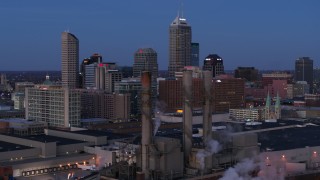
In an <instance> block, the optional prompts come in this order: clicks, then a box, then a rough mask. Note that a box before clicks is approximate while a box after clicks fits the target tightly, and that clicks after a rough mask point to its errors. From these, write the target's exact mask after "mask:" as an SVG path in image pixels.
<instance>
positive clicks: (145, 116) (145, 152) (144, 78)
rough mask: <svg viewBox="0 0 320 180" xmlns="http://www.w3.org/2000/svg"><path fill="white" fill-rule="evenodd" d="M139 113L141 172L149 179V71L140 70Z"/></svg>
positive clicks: (150, 124)
mask: <svg viewBox="0 0 320 180" xmlns="http://www.w3.org/2000/svg"><path fill="white" fill-rule="evenodd" d="M141 85H142V91H141V114H142V138H141V148H142V154H141V157H142V161H141V163H142V172H143V173H144V174H145V179H149V159H148V157H149V145H150V144H151V141H152V129H153V128H152V121H151V73H150V72H148V71H144V72H142V75H141Z"/></svg>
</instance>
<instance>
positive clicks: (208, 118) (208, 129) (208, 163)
mask: <svg viewBox="0 0 320 180" xmlns="http://www.w3.org/2000/svg"><path fill="white" fill-rule="evenodd" d="M203 86H204V94H203V95H204V98H203V99H204V105H203V142H204V143H205V144H206V145H207V144H208V143H209V141H210V140H211V138H212V103H213V102H212V72H211V71H203ZM205 168H206V169H209V170H210V169H211V168H212V156H208V157H206V159H205Z"/></svg>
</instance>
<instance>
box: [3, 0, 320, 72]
mask: <svg viewBox="0 0 320 180" xmlns="http://www.w3.org/2000/svg"><path fill="white" fill-rule="evenodd" d="M180 4H181V0H54V1H44V0H28V1H26V0H1V2H0V30H1V31H0V32H1V33H0V55H1V61H0V62H1V63H0V71H11V70H60V62H61V55H60V51H61V47H60V39H61V38H60V35H61V32H63V31H65V30H69V32H71V33H73V34H74V35H76V36H77V37H78V39H79V40H80V61H82V59H84V58H86V57H89V56H90V55H91V54H93V53H95V52H98V53H100V54H102V56H103V60H104V61H105V62H108V61H112V62H117V63H118V64H119V65H130V66H131V65H132V64H133V54H134V52H135V51H136V50H137V49H138V48H140V47H152V48H154V49H155V50H156V51H157V52H158V64H159V69H161V70H165V69H167V66H168V57H169V55H168V39H169V34H168V31H169V30H168V28H169V25H170V23H171V22H172V21H173V19H174V18H175V17H176V16H177V12H178V10H179V9H180ZM319 8H320V1H319V0H266V1H258V0H184V2H183V9H184V10H183V12H184V13H183V14H184V17H185V18H186V19H187V21H188V23H189V24H190V25H191V26H192V39H193V41H194V42H199V43H200V65H202V64H203V59H204V58H205V56H207V55H208V54H210V53H216V54H219V55H220V56H221V57H222V58H223V59H224V64H225V69H227V70H233V69H235V68H236V67H238V66H254V67H256V68H258V69H259V70H267V69H275V70H283V69H294V61H295V59H296V58H298V57H301V56H309V57H311V58H312V59H313V60H314V65H315V67H319V65H320V63H319V60H320V50H319V49H320V20H319V19H320V10H319Z"/></svg>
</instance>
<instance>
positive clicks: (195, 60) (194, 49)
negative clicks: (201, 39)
mask: <svg viewBox="0 0 320 180" xmlns="http://www.w3.org/2000/svg"><path fill="white" fill-rule="evenodd" d="M191 66H199V43H191Z"/></svg>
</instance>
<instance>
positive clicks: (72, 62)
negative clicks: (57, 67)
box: [61, 32, 79, 88]
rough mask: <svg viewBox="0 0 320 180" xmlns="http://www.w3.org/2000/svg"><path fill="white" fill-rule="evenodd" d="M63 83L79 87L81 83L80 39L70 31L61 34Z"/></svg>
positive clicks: (71, 86) (67, 85)
mask: <svg viewBox="0 0 320 180" xmlns="http://www.w3.org/2000/svg"><path fill="white" fill-rule="evenodd" d="M61 58H62V63H61V75H62V85H63V86H64V87H68V88H77V87H78V84H79V40H78V38H77V37H76V36H75V35H73V34H71V33H68V32H63V33H62V34H61Z"/></svg>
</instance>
